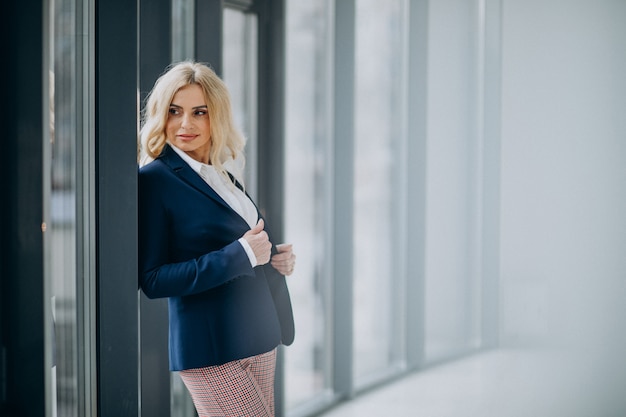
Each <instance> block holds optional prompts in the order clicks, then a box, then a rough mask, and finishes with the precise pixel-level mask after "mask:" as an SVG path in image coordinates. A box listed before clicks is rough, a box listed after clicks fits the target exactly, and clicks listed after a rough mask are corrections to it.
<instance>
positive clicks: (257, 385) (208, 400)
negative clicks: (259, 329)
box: [179, 349, 276, 417]
mask: <svg viewBox="0 0 626 417" xmlns="http://www.w3.org/2000/svg"><path fill="white" fill-rule="evenodd" d="M275 371H276V349H274V350H272V351H270V352H267V353H263V354H261V355H257V356H252V357H249V358H245V359H239V360H236V361H232V362H228V363H225V364H223V365H217V366H208V367H206V368H196V369H187V370H184V371H180V372H179V374H180V377H181V379H182V380H183V382H184V383H185V386H186V387H187V389H188V390H189V393H190V394H191V398H192V400H193V404H194V405H195V407H196V411H198V415H199V417H274V374H275Z"/></svg>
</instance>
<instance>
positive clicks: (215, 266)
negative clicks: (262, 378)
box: [139, 145, 294, 371]
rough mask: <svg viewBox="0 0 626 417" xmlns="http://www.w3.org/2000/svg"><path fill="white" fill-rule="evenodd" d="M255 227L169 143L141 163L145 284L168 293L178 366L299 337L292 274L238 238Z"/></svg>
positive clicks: (155, 293)
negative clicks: (254, 262)
mask: <svg viewBox="0 0 626 417" xmlns="http://www.w3.org/2000/svg"><path fill="white" fill-rule="evenodd" d="M257 211H258V209H257ZM259 216H260V214H259ZM248 230H250V227H249V226H248V224H247V223H246V221H245V220H244V219H243V218H242V217H241V216H239V214H237V213H236V212H235V211H234V210H233V209H232V208H230V206H229V205H228V204H226V203H225V202H224V200H222V198H221V197H219V195H218V194H217V193H216V192H215V191H214V190H213V189H212V188H211V187H210V186H209V185H208V184H207V183H206V182H205V181H204V180H203V179H202V178H201V177H200V176H199V175H198V174H197V173H196V172H195V171H194V170H193V169H192V168H191V167H190V166H189V165H188V164H187V163H186V162H184V161H183V160H182V159H181V158H180V156H178V155H177V154H176V152H174V150H173V149H171V147H170V146H169V145H166V146H165V148H164V150H163V152H162V153H161V155H160V156H159V157H158V158H157V159H156V160H154V161H152V162H151V163H149V164H147V165H145V166H144V167H142V168H140V170H139V285H140V287H141V289H142V290H143V292H144V293H145V294H146V295H147V296H148V297H149V298H158V297H168V298H169V356H170V369H171V370H173V371H178V370H183V369H190V368H199V367H205V366H210V365H220V364H223V363H226V362H229V361H232V360H235V359H242V358H245V357H249V356H253V355H257V354H260V353H265V352H268V351H270V350H272V349H273V348H275V347H276V346H278V345H279V344H281V343H282V344H285V345H289V344H291V343H292V342H293V339H294V322H293V314H292V308H291V301H290V297H289V292H288V289H287V284H286V282H285V277H284V276H283V275H281V274H280V273H279V272H278V271H277V270H276V269H274V268H273V267H272V266H271V265H270V264H266V265H262V266H257V267H255V268H252V266H251V265H250V261H249V259H248V256H247V255H246V252H245V250H244V249H243V247H242V246H241V244H240V243H239V242H238V241H237V240H238V239H239V238H240V237H241V236H243V235H244V233H246V232H247V231H248ZM265 230H266V231H267V232H268V234H269V231H268V229H267V227H266V228H265ZM270 241H271V235H270ZM274 251H275V249H274Z"/></svg>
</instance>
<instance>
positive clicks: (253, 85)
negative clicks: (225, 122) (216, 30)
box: [222, 9, 258, 198]
mask: <svg viewBox="0 0 626 417" xmlns="http://www.w3.org/2000/svg"><path fill="white" fill-rule="evenodd" d="M223 35H224V36H223V39H224V41H223V43H224V46H223V53H222V59H223V61H222V63H223V65H222V68H223V71H222V73H223V77H222V78H223V79H224V82H225V83H226V85H227V86H228V91H229V92H230V95H231V101H232V107H233V117H234V118H235V123H236V124H237V126H238V127H239V128H240V129H241V130H242V132H243V135H244V137H245V138H246V148H245V155H246V166H245V177H244V180H245V184H246V190H247V191H248V193H249V194H250V195H251V196H252V198H255V197H256V188H257V187H256V170H257V164H256V159H257V137H256V131H257V108H256V103H257V95H258V94H257V44H258V42H257V39H258V36H257V16H256V15H255V14H249V13H243V12H241V11H238V10H232V9H224V23H223ZM242 168H244V167H243V166H241V165H240V164H238V165H237V166H236V167H233V170H234V171H235V172H233V173H235V174H236V173H237V172H236V171H239V170H241V169H242Z"/></svg>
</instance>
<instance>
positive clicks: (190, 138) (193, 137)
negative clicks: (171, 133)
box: [177, 135, 198, 141]
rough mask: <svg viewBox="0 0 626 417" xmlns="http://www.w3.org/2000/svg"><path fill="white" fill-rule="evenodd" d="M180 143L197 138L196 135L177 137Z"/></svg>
mask: <svg viewBox="0 0 626 417" xmlns="http://www.w3.org/2000/svg"><path fill="white" fill-rule="evenodd" d="M177 136H178V137H179V138H180V140H182V141H190V140H193V139H195V138H196V137H198V135H177Z"/></svg>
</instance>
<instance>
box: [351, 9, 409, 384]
mask: <svg viewBox="0 0 626 417" xmlns="http://www.w3.org/2000/svg"><path fill="white" fill-rule="evenodd" d="M407 15H408V3H407V2H406V1H405V0H393V1H385V2H380V1H375V0H358V1H357V2H356V93H355V96H356V97H355V108H354V112H355V138H354V151H355V152H354V159H355V162H354V165H355V168H354V169H355V173H354V236H353V242H354V243H353V244H354V260H353V262H354V277H353V281H354V284H353V285H354V301H353V306H354V324H353V325H354V377H355V382H356V385H362V384H367V383H368V381H370V380H371V379H376V378H378V377H379V376H381V375H382V374H387V373H389V372H390V370H391V369H393V368H397V367H399V366H401V364H402V362H403V360H404V349H403V341H404V327H405V326H404V323H405V322H404V318H405V315H404V308H403V307H404V301H403V295H404V292H403V291H402V289H403V286H404V282H405V279H406V277H405V275H406V270H405V260H406V239H405V232H404V230H405V228H406V210H405V207H406V190H405V188H404V184H405V177H406V173H405V164H406V161H405V160H404V158H405V155H406V151H405V146H406V128H405V125H406V106H407V101H406V94H405V92H406V89H407V86H406V66H407V49H406V48H407V46H406V31H407V22H406V19H407V17H406V16H407Z"/></svg>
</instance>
